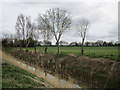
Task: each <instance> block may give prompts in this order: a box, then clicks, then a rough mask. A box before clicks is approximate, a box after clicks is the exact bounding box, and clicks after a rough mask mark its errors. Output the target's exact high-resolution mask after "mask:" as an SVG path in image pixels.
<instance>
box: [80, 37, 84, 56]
mask: <svg viewBox="0 0 120 90" xmlns="http://www.w3.org/2000/svg"><path fill="white" fill-rule="evenodd" d="M83 44H84V38H83V39H82V45H81V55H82V56H83V55H84V49H83Z"/></svg>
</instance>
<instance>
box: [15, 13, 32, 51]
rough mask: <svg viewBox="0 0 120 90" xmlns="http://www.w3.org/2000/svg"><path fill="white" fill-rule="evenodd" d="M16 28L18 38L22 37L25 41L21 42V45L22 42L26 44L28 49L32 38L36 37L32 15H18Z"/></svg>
mask: <svg viewBox="0 0 120 90" xmlns="http://www.w3.org/2000/svg"><path fill="white" fill-rule="evenodd" d="M15 28H16V33H17V38H18V40H21V39H22V41H23V43H20V46H21V44H23V45H25V47H26V51H27V47H28V45H29V43H30V38H33V37H34V33H33V31H34V28H33V24H32V22H31V19H30V17H26V16H24V15H23V14H20V15H18V18H17V22H16V26H15Z"/></svg>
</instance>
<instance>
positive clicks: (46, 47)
mask: <svg viewBox="0 0 120 90" xmlns="http://www.w3.org/2000/svg"><path fill="white" fill-rule="evenodd" d="M47 49H48V46H47V45H46V46H45V54H46V53H47Z"/></svg>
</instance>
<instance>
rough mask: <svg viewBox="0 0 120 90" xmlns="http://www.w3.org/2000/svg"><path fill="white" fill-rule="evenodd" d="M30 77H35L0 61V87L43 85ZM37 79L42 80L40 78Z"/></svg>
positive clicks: (35, 86) (34, 86) (33, 86)
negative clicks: (0, 73) (0, 78)
mask: <svg viewBox="0 0 120 90" xmlns="http://www.w3.org/2000/svg"><path fill="white" fill-rule="evenodd" d="M31 78H33V79H35V78H36V76H35V75H33V74H31V73H29V72H27V71H25V70H23V69H20V68H18V67H16V66H14V65H12V64H9V63H7V62H5V61H4V62H3V63H2V88H37V87H45V86H44V85H43V84H41V83H38V82H35V81H34V80H33V79H31ZM38 80H39V81H41V82H43V81H44V79H42V78H39V79H38Z"/></svg>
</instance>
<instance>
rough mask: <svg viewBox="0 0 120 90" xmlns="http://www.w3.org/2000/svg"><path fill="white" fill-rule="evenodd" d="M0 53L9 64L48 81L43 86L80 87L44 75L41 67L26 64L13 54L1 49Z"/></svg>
mask: <svg viewBox="0 0 120 90" xmlns="http://www.w3.org/2000/svg"><path fill="white" fill-rule="evenodd" d="M0 55H1V56H2V57H1V58H2V59H4V60H6V61H8V62H10V63H11V64H13V65H16V66H18V67H20V68H22V69H24V70H26V71H28V72H30V73H32V74H34V75H36V76H37V77H39V78H43V79H45V80H46V81H47V82H49V83H50V84H48V83H47V84H45V83H44V84H45V86H47V87H50V88H54V87H56V88H81V87H80V86H78V85H76V84H73V83H72V82H68V81H65V80H63V79H59V78H57V77H55V76H52V75H50V74H47V76H45V72H44V71H43V70H42V69H40V68H34V67H31V66H28V65H27V64H25V63H23V62H20V61H19V60H18V59H16V58H14V57H13V56H11V55H9V54H7V53H5V52H2V51H1V50H0Z"/></svg>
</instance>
